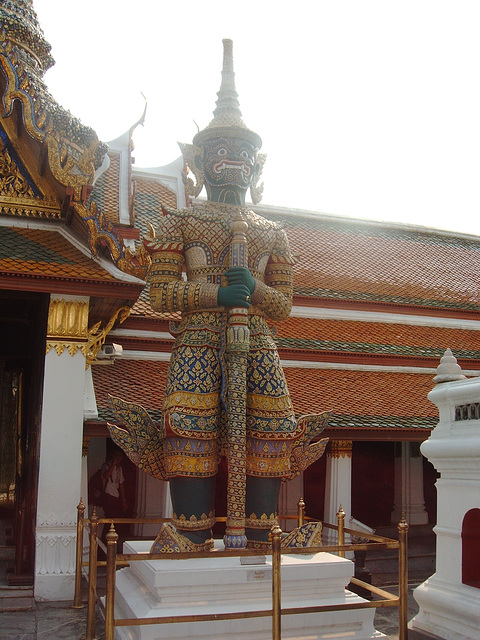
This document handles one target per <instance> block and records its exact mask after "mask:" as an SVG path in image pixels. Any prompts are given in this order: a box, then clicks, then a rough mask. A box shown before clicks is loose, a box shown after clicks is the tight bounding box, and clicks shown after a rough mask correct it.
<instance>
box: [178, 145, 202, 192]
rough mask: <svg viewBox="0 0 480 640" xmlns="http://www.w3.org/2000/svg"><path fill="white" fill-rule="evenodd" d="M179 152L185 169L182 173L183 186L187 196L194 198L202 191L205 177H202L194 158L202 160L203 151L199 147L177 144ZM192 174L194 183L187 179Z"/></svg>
mask: <svg viewBox="0 0 480 640" xmlns="http://www.w3.org/2000/svg"><path fill="white" fill-rule="evenodd" d="M179 147H180V150H181V152H182V155H183V159H184V161H185V169H184V171H182V178H183V184H184V185H185V191H186V192H187V195H189V196H193V197H194V198H196V197H197V196H198V195H199V194H200V192H201V190H202V189H203V185H204V182H205V176H204V175H203V171H202V169H201V168H200V167H198V166H197V164H196V162H195V157H199V158H200V159H202V158H203V151H202V149H201V148H200V147H197V146H196V145H193V144H184V143H183V142H180V143H179ZM190 172H191V173H193V175H194V176H195V183H194V182H193V180H192V179H191V178H190V177H189V173H190Z"/></svg>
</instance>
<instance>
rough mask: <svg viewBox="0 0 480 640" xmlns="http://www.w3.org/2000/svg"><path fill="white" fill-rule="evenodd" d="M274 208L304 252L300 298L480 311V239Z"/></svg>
mask: <svg viewBox="0 0 480 640" xmlns="http://www.w3.org/2000/svg"><path fill="white" fill-rule="evenodd" d="M268 209H269V213H270V215H268V214H267V215H268V217H271V218H272V219H274V220H279V221H281V222H282V223H283V225H284V228H285V230H286V232H287V235H288V238H289V242H290V246H291V250H292V253H293V254H294V255H296V256H297V257H298V264H297V265H296V267H295V278H294V287H295V295H296V296H300V297H304V298H310V299H315V298H318V299H323V300H331V301H345V300H349V301H357V302H363V303H366V302H367V303H377V304H378V303H380V304H387V305H402V306H405V307H410V308H411V307H428V308H435V309H464V310H471V311H475V312H477V311H480V283H479V281H478V277H477V273H478V271H479V267H480V238H477V237H475V236H471V237H470V236H456V235H454V234H452V233H447V232H444V233H442V232H440V231H436V230H430V229H426V228H420V227H417V228H414V227H411V226H407V225H405V226H402V225H395V224H388V223H375V222H369V221H363V220H353V219H344V218H340V217H338V218H334V217H333V216H325V215H322V214H318V215H316V216H315V215H309V216H302V214H301V213H300V212H298V213H297V214H296V215H285V214H283V215H282V213H275V212H274V208H273V207H269V208H268ZM262 213H264V212H263V211H262Z"/></svg>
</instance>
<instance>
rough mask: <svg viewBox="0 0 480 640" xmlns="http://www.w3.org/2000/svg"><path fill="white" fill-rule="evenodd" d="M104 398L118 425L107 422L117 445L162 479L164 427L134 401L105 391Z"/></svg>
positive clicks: (137, 462)
mask: <svg viewBox="0 0 480 640" xmlns="http://www.w3.org/2000/svg"><path fill="white" fill-rule="evenodd" d="M108 401H109V403H110V406H111V407H112V409H113V412H114V413H115V416H116V418H117V420H118V421H119V422H121V423H122V424H123V428H122V427H117V425H114V424H110V423H107V426H108V430H109V431H110V436H111V438H112V440H113V441H114V442H115V444H117V445H118V446H119V447H121V448H122V449H123V450H124V452H125V453H126V455H127V456H128V457H129V458H130V460H131V461H132V462H133V463H134V464H136V465H137V467H139V468H140V469H143V470H144V471H145V472H146V473H148V474H149V475H151V476H153V477H154V478H159V479H161V480H166V476H165V468H164V464H163V460H164V455H165V454H164V450H163V441H164V439H165V427H164V425H163V423H162V426H161V428H160V429H159V428H158V427H157V426H156V425H155V424H154V422H153V420H152V419H151V417H150V416H149V415H148V413H147V411H146V410H145V409H144V408H143V407H141V406H140V405H138V404H133V403H131V402H126V401H125V400H121V399H120V398H115V397H114V396H111V395H109V396H108Z"/></svg>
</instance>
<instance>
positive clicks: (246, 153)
mask: <svg viewBox="0 0 480 640" xmlns="http://www.w3.org/2000/svg"><path fill="white" fill-rule="evenodd" d="M240 155H241V156H242V158H244V159H245V160H248V158H249V157H250V156H249V154H248V151H245V150H243V151H242V152H241V153H240Z"/></svg>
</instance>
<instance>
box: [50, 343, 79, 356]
mask: <svg viewBox="0 0 480 640" xmlns="http://www.w3.org/2000/svg"><path fill="white" fill-rule="evenodd" d="M50 349H55V351H56V352H57V355H59V356H61V355H62V353H63V352H64V351H65V349H66V350H67V351H68V353H69V354H70V355H71V356H72V357H73V356H74V355H75V354H76V353H77V351H81V352H82V353H83V355H84V356H86V355H87V344H86V342H65V341H55V340H47V348H46V350H45V353H48V352H49V351H50Z"/></svg>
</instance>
